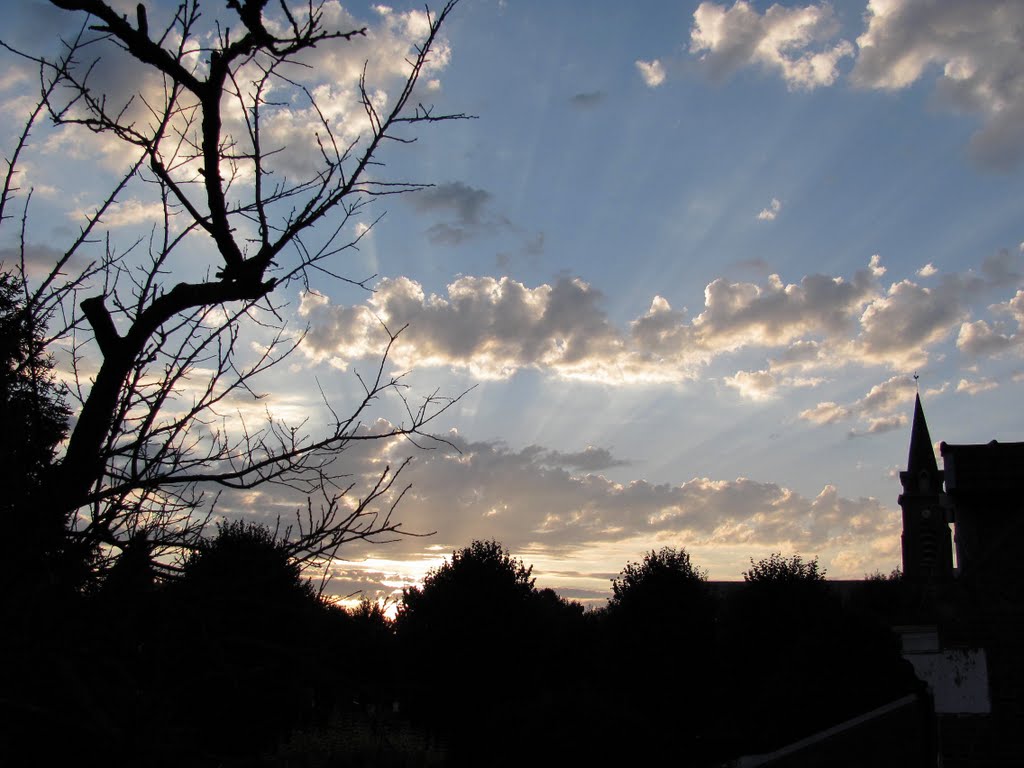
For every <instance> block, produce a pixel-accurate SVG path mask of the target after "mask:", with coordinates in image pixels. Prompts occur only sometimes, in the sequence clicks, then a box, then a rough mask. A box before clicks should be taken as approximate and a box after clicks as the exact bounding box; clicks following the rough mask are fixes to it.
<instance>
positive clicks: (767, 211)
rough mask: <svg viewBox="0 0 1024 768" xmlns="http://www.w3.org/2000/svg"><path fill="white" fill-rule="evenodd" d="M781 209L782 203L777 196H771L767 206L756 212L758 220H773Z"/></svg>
mask: <svg viewBox="0 0 1024 768" xmlns="http://www.w3.org/2000/svg"><path fill="white" fill-rule="evenodd" d="M781 210H782V203H781V202H780V201H779V199H778V198H777V197H773V198H772V201H771V203H769V204H768V207H767V208H762V209H761V212H760V213H759V214H757V220H758V221H775V217H776V216H778V215H779V211H781Z"/></svg>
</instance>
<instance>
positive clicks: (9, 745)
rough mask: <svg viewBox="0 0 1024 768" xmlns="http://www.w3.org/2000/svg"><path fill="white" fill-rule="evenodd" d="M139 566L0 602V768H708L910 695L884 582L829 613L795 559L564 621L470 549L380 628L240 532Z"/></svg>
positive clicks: (695, 580)
mask: <svg viewBox="0 0 1024 768" xmlns="http://www.w3.org/2000/svg"><path fill="white" fill-rule="evenodd" d="M137 562H138V563H139V567H138V568H137V569H133V568H132V565H131V560H130V558H122V559H121V561H119V569H115V570H114V571H112V572H110V574H109V575H108V576H107V577H106V578H104V579H103V580H102V581H100V582H96V583H93V584H92V585H91V586H89V587H88V588H87V589H84V590H78V591H65V592H63V593H57V592H53V591H51V592H50V593H49V594H48V595H47V599H46V600H45V601H43V602H36V603H33V604H31V605H30V604H26V603H25V602H24V601H23V602H22V603H21V604H20V605H19V606H18V608H19V609H20V610H18V611H17V612H12V606H13V603H12V600H13V599H14V597H13V596H12V595H11V594H8V595H7V597H6V606H7V611H6V613H7V616H6V619H7V620H8V623H7V624H6V626H7V630H6V632H5V634H4V638H5V641H4V644H5V646H6V647H5V648H4V649H3V651H4V658H5V662H6V663H5V679H4V681H3V685H4V688H3V690H4V694H3V708H4V711H3V713H2V718H0V721H2V723H3V725H2V727H3V731H4V755H5V757H6V758H7V760H6V762H7V763H8V764H11V765H16V764H32V765H35V764H52V763H55V762H56V760H57V759H59V758H64V759H68V758H70V759H72V760H73V762H74V764H75V765H99V764H103V765H108V766H109V765H210V766H213V765H223V766H230V765H283V766H314V765H322V766H349V765H367V766H370V765H374V766H387V765H410V766H412V765H521V764H527V763H529V762H533V763H538V762H539V763H541V764H550V763H552V762H553V761H556V760H558V761H562V760H569V761H572V762H573V764H591V765H610V764H613V763H618V762H625V763H627V764H636V762H637V761H639V760H671V761H672V762H673V763H674V764H677V765H713V764H718V763H721V762H722V761H723V760H725V759H727V758H730V757H734V756H737V755H740V754H749V753H755V752H764V751H767V750H770V749H773V748H777V747H778V746H781V745H783V744H785V743H788V742H790V741H792V740H794V739H797V738H800V737H802V736H805V735H808V734H809V733H813V732H815V731H817V730H820V729H822V728H826V727H828V726H830V725H833V724H835V723H836V722H839V721H842V720H844V719H846V718H849V717H852V716H855V715H858V714H860V713H862V712H865V711H867V710H869V709H871V708H873V707H877V706H879V705H881V704H885V703H887V702H889V701H892V700H893V699H896V698H898V697H899V696H901V695H903V694H905V693H908V692H911V691H916V690H917V685H918V684H917V682H916V680H915V679H914V677H913V675H912V673H911V672H910V670H909V669H908V667H907V665H906V664H905V663H904V662H903V661H902V660H901V658H900V655H899V653H898V649H897V647H896V645H895V641H894V639H893V637H892V635H891V634H890V633H889V632H888V630H887V629H886V626H885V623H884V616H882V615H881V613H880V612H879V611H880V610H881V611H884V608H885V604H886V601H887V600H888V599H889V598H888V597H887V595H888V588H890V587H892V586H893V585H894V582H888V581H885V580H880V581H877V582H875V583H874V587H875V588H876V589H877V590H880V591H877V593H876V595H875V596H874V597H873V598H871V599H867V600H865V601H863V604H861V605H859V606H850V605H844V604H842V603H841V602H840V601H839V600H838V598H837V597H836V595H835V594H834V593H833V592H832V590H831V589H830V588H829V586H828V584H827V582H825V581H824V578H823V574H822V573H820V572H819V570H818V568H817V563H816V562H815V561H811V562H805V561H803V560H801V559H800V558H799V557H793V558H783V557H781V556H773V557H772V558H769V559H767V560H764V561H761V562H760V563H752V567H751V569H750V571H749V572H748V573H747V583H746V584H745V585H744V586H743V587H740V588H737V589H735V590H733V591H731V592H728V593H725V592H722V591H721V590H716V589H715V588H714V587H713V585H710V584H709V583H708V582H707V581H706V578H705V574H704V573H703V572H702V571H701V570H700V569H699V568H698V567H697V566H695V565H694V564H693V563H692V562H691V560H690V558H689V556H688V554H687V553H686V552H685V551H682V550H675V549H663V550H661V551H659V552H650V553H648V554H647V555H646V556H645V557H644V558H643V559H642V561H640V562H638V563H630V564H627V565H626V567H625V568H624V569H623V571H622V572H621V573H620V575H619V576H618V578H616V579H615V580H614V582H613V585H612V586H613V594H612V597H611V598H610V599H609V601H608V604H607V606H606V607H604V608H602V609H601V610H597V611H585V610H584V609H583V607H582V606H581V605H580V604H579V603H575V602H572V601H568V600H565V599H563V598H560V597H559V596H558V595H557V594H556V593H554V592H553V591H551V590H549V589H537V587H536V585H535V583H534V579H533V577H532V574H531V568H530V567H528V566H526V565H525V564H523V563H522V562H520V561H519V560H517V559H515V558H514V557H512V555H511V554H510V553H508V552H507V551H506V550H505V549H504V548H503V547H502V546H501V545H500V544H498V543H496V542H486V541H476V542H473V543H472V544H471V545H470V546H468V547H466V548H464V549H462V550H459V551H456V552H454V553H453V554H452V557H451V558H450V559H448V560H447V561H446V562H445V563H444V564H443V565H441V566H440V567H439V568H437V569H435V570H434V571H432V572H431V573H430V574H429V575H428V576H427V577H426V579H425V581H424V583H423V585H422V586H421V587H416V588H410V589H407V590H405V592H404V595H403V599H402V602H401V604H400V606H399V608H398V614H397V617H396V619H395V620H394V621H391V620H389V619H388V618H387V617H386V616H385V615H384V613H383V612H382V611H381V609H380V607H379V606H376V605H374V604H371V603H368V602H366V603H363V605H362V606H361V607H360V608H359V609H358V610H354V611H346V610H343V609H341V608H338V607H337V606H334V605H332V604H330V603H329V602H326V601H324V600H323V599H321V598H320V596H319V595H318V594H317V591H316V590H315V589H314V588H313V587H312V586H311V585H310V583H309V582H308V581H307V580H306V579H305V578H304V577H303V575H302V573H301V571H300V569H299V567H298V566H297V564H296V563H294V562H292V561H291V560H290V559H289V558H288V557H287V555H286V554H284V553H283V548H282V547H281V545H280V542H279V541H278V540H277V539H276V538H275V536H274V535H273V533H272V532H271V531H269V530H267V529H265V528H262V527H260V526H255V525H251V524H244V523H237V522H236V523H231V524H226V525H222V526H220V528H219V529H218V532H217V535H216V536H215V537H213V538H211V539H210V540H209V541H208V542H207V543H206V544H205V545H204V546H203V547H201V548H200V549H199V550H198V551H196V552H195V553H193V554H192V555H191V556H189V557H188V558H187V559H186V560H185V561H184V563H183V565H182V567H181V571H180V574H179V576H178V577H177V578H174V579H170V580H158V579H155V578H154V577H153V574H152V571H151V569H150V568H149V567H148V565H147V563H148V560H147V559H145V558H140V559H139V560H138V561H137ZM12 620H13V621H12ZM12 662H14V663H12Z"/></svg>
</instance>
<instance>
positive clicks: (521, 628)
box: [396, 541, 586, 765]
mask: <svg viewBox="0 0 1024 768" xmlns="http://www.w3.org/2000/svg"><path fill="white" fill-rule="evenodd" d="M531 572H532V568H531V567H530V566H527V565H525V564H523V562H522V561H520V560H519V559H517V558H515V557H513V556H512V554H511V553H509V552H508V551H507V550H506V549H505V548H504V547H503V546H502V545H501V544H499V543H498V542H495V541H474V542H473V543H472V544H470V545H469V546H468V547H464V548H463V549H460V550H456V551H455V552H453V553H452V556H451V558H450V559H448V560H446V561H445V562H444V563H443V564H442V565H440V566H438V567H437V568H435V569H433V570H432V571H431V572H430V573H429V574H428V575H427V576H426V578H425V579H424V581H423V585H422V587H411V588H407V589H406V590H404V593H403V600H402V605H401V606H400V607H399V610H398V616H397V619H396V631H397V634H398V639H399V643H400V645H401V648H402V649H403V650H402V658H403V659H404V660H405V663H406V665H407V666H406V675H405V679H406V682H407V690H406V695H405V699H406V701H407V702H408V704H409V709H410V712H411V713H412V714H413V716H414V717H415V718H416V719H417V720H418V721H420V722H423V723H425V724H427V725H429V726H431V727H432V728H434V729H437V730H438V731H440V732H443V733H447V734H449V735H450V736H451V738H452V744H453V749H454V750H455V753H454V759H455V760H456V761H457V762H459V763H460V764H467V765H470V764H479V763H480V762H481V761H483V762H487V763H488V764H491V765H513V764H518V763H521V762H522V761H523V760H526V759H528V758H529V757H530V756H531V755H532V756H533V757H535V758H537V757H538V754H537V752H538V750H540V749H541V748H542V747H541V745H548V747H549V748H551V749H555V746H554V743H553V742H555V741H556V735H557V734H558V733H559V732H558V723H559V718H560V717H564V714H562V713H564V711H565V708H566V707H567V705H568V702H569V700H570V697H574V696H575V692H576V690H578V688H576V689H574V688H573V686H572V685H571V684H570V680H571V679H572V676H571V674H570V672H571V670H572V669H573V668H572V667H571V666H567V665H571V664H573V663H574V662H575V663H576V664H579V663H580V661H581V659H582V658H585V657H586V654H585V650H584V649H583V648H580V647H579V646H577V647H576V648H575V649H570V647H569V644H570V643H571V642H572V641H573V640H575V639H578V635H577V634H575V632H574V631H575V628H576V624H575V622H577V621H579V620H581V619H582V608H581V607H580V606H578V604H574V603H570V602H569V601H565V600H562V599H561V598H559V597H558V596H557V595H555V594H554V593H553V592H551V591H550V590H543V591H538V590H537V589H536V588H535V586H534V579H533V577H532V575H531ZM571 650H575V651H576V652H577V656H576V657H575V658H573V657H572V655H571ZM576 669H578V667H577V668H576ZM574 741H575V740H574ZM497 745H501V746H500V748H499V747H497ZM551 754H552V753H549V757H550V756H551Z"/></svg>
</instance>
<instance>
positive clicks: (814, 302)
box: [300, 203, 1024, 399]
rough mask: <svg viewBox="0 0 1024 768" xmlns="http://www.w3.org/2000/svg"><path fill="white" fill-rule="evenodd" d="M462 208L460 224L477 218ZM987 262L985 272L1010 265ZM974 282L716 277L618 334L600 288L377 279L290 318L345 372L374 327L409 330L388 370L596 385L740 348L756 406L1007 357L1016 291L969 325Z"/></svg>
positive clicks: (379, 343)
mask: <svg viewBox="0 0 1024 768" xmlns="http://www.w3.org/2000/svg"><path fill="white" fill-rule="evenodd" d="M466 205H467V209H466V211H467V212H466V217H467V218H471V217H472V215H474V214H473V210H474V209H473V207H472V205H470V204H469V203H467V204H466ZM997 261H998V260H997ZM986 263H988V264H989V267H988V269H987V271H988V272H989V273H991V275H995V273H996V272H997V271H998V272H999V273H1000V274H1003V273H1006V272H1007V271H1008V270H1011V269H1012V267H1013V265H1012V264H1010V263H1004V262H1002V261H998V263H999V264H1000V265H1001V266H1000V267H999V270H996V269H995V267H994V266H993V265H992V264H991V263H989V262H986ZM985 273H986V267H985V265H984V264H983V265H982V269H981V271H980V273H979V272H975V271H974V270H967V271H965V272H962V273H954V274H946V275H942V276H941V277H940V278H938V279H935V278H932V282H933V284H932V285H929V286H922V285H919V284H917V283H915V282H914V281H912V280H909V279H903V280H898V281H896V282H893V283H891V284H890V285H889V287H888V288H885V287H884V286H883V285H882V283H881V281H880V278H881V277H882V276H883V275H884V274H885V268H884V267H883V266H882V264H881V261H880V259H879V258H878V257H877V256H873V257H872V259H871V261H870V263H869V264H868V265H867V267H865V268H864V269H861V270H858V271H857V272H855V273H854V274H853V275H850V276H848V277H844V276H832V275H822V274H812V275H806V276H804V277H803V278H801V279H800V280H799V282H794V283H785V282H783V280H782V279H781V278H780V277H779V276H778V275H774V274H773V275H769V276H768V277H767V278H766V279H764V280H762V281H759V282H743V281H731V280H728V279H726V278H717V279H715V280H713V281H712V282H711V283H709V284H708V285H707V287H706V288H705V290H704V305H703V307H702V308H701V311H700V312H699V313H698V314H697V315H696V316H691V315H690V314H689V313H688V312H686V311H680V310H677V309H674V308H673V307H672V305H671V304H670V303H669V301H668V300H667V299H665V298H664V297H663V296H654V297H653V299H652V300H651V303H650V306H649V308H648V309H647V311H646V312H644V313H643V314H642V315H640V316H639V317H637V318H635V319H634V320H632V321H631V322H629V323H628V326H626V327H622V326H619V325H616V324H615V323H613V322H612V320H611V319H610V317H609V314H608V310H607V309H606V306H605V305H606V303H607V300H606V298H605V297H604V296H603V295H602V294H601V292H600V291H597V290H596V289H595V288H594V287H593V286H591V285H590V284H588V283H587V282H585V281H584V280H582V279H580V278H570V277H562V278H560V279H558V280H556V281H554V282H553V283H551V284H546V283H545V284H540V285H537V286H535V287H530V286H527V285H525V284H523V283H520V282H518V281H515V280H513V279H511V278H509V277H502V278H496V277H461V278H458V279H457V280H455V281H453V282H452V283H451V284H449V285H448V286H447V288H446V291H445V292H444V293H442V294H429V295H428V294H427V293H426V292H425V291H424V290H423V287H422V286H421V285H420V284H419V283H417V282H416V281H414V280H411V279H409V278H406V277H399V278H393V279H386V280H383V281H382V282H381V283H380V284H378V285H377V286H376V290H375V292H374V293H373V294H372V296H371V297H370V298H369V299H368V300H367V301H366V302H365V303H364V304H363V305H357V306H335V305H333V304H332V303H331V302H330V300H329V299H327V298H326V297H324V296H320V295H317V294H312V293H310V294H306V295H305V296H304V297H303V298H302V302H301V305H300V314H301V316H302V317H303V318H304V319H305V320H306V321H307V322H309V324H310V331H309V334H308V335H307V337H306V339H305V341H304V343H303V349H304V350H305V351H306V352H307V354H308V355H309V356H310V357H312V358H315V359H318V360H322V359H330V360H332V361H333V362H334V363H335V364H336V365H339V366H342V367H344V366H345V365H347V363H348V361H351V360H353V359H357V358H361V357H367V356H376V355H377V354H379V352H380V350H381V349H382V348H383V346H384V344H385V342H386V337H385V334H384V329H383V326H382V323H384V324H385V325H386V326H387V327H388V328H390V329H391V330H397V329H399V328H402V327H403V326H405V325H407V324H408V326H409V327H408V328H407V330H406V331H405V332H404V333H403V335H402V338H401V340H400V343H399V345H398V346H397V347H396V348H395V350H394V353H393V358H392V359H393V361H394V362H396V363H397V364H399V365H401V366H403V367H405V366H408V367H415V366H441V367H451V368H457V369H462V370H466V371H468V372H469V373H470V374H471V375H473V376H475V377H478V378H482V379H497V378H507V377H509V376H512V375H514V374H515V373H516V372H517V371H520V370H523V369H534V370H539V371H543V372H545V373H548V374H551V375H554V376H557V377H560V378H566V379H583V380H590V381H596V382H602V383H606V384H618V385H626V384H637V383H644V382H646V383H673V382H680V381H685V380H688V379H692V378H694V377H696V376H697V375H699V374H700V373H701V371H702V370H704V369H705V368H706V367H707V366H708V365H709V364H711V363H712V362H714V361H716V360H718V359H720V358H722V357H723V356H724V355H728V354H732V353H738V352H740V351H743V350H745V351H748V352H750V353H755V354H762V355H764V358H763V359H764V363H763V364H762V367H761V368H760V369H757V370H753V371H749V370H748V371H741V372H739V373H734V374H732V375H730V376H726V377H724V378H723V379H722V381H723V382H724V383H725V385H726V386H729V387H732V388H734V389H736V390H737V391H739V392H740V393H741V394H743V395H744V396H745V397H753V398H761V399H764V398H767V397H770V396H771V395H772V393H773V392H774V391H775V390H776V389H778V388H780V387H787V388H792V387H809V386H816V385H817V384H820V383H821V382H822V380H823V379H822V377H823V376H830V375H833V374H834V371H835V370H836V368H838V367H840V366H868V367H872V366H878V367H884V368H889V369H894V370H904V371H905V370H907V369H913V368H919V367H922V366H923V365H924V364H926V363H927V362H928V361H929V360H931V359H932V357H933V356H934V355H935V354H937V353H938V352H937V350H940V348H941V345H942V344H945V343H946V342H947V341H948V340H950V339H952V338H956V339H957V343H958V345H959V347H960V350H961V352H962V353H964V354H965V355H980V354H991V353H993V352H995V351H999V350H1002V349H1009V348H1010V347H1012V346H1014V345H1016V343H1017V341H1016V340H1017V338H1018V337H1019V336H1020V330H1019V329H1020V323H1021V321H1022V319H1024V292H1020V293H1018V294H1017V296H1016V297H1015V298H1013V299H1011V300H1010V301H1007V302H1005V303H1003V304H995V305H991V306H990V307H989V311H990V312H991V314H992V319H990V320H988V319H977V320H974V319H972V318H971V315H972V313H973V312H975V311H977V310H976V307H975V305H976V303H977V299H978V298H980V297H982V296H984V295H986V293H988V292H991V291H993V290H999V289H1005V287H1006V286H1005V285H1000V284H996V283H994V282H993V281H992V280H990V279H988V278H987V277H986V276H985ZM1000 318H1002V319H1001V320H1000ZM1014 324H1015V325H1016V327H1015V328H1014V327H1011V326H1013V325H1014ZM958 332H959V335H958ZM733 370H734V371H735V368H734V369H733Z"/></svg>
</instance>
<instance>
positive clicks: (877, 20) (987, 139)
mask: <svg viewBox="0 0 1024 768" xmlns="http://www.w3.org/2000/svg"><path fill="white" fill-rule="evenodd" d="M866 18H867V29H866V30H865V31H864V33H863V34H862V35H861V36H860V37H858V38H857V45H858V46H859V48H860V51H859V54H858V56H857V61H856V64H855V66H854V68H853V72H852V73H851V80H852V82H853V83H854V84H855V85H857V86H860V87H862V88H878V89H883V90H900V89H903V88H907V87H909V86H910V85H912V84H914V83H915V82H917V81H918V80H921V79H923V78H925V77H927V76H929V75H930V73H931V72H933V71H935V72H938V73H939V74H938V75H937V78H936V95H937V97H938V100H939V101H940V102H941V103H943V104H945V105H946V106H948V107H950V108H952V109H956V110H959V111H962V112H967V113H974V114H978V115H980V116H981V117H982V119H983V121H984V124H983V125H982V127H981V129H980V130H979V131H978V132H977V133H975V134H974V136H973V137H972V139H971V144H970V154H971V156H972V158H973V159H974V160H975V161H976V162H977V163H978V164H979V165H981V166H984V167H988V168H993V169H1001V170H1007V169H1010V168H1013V167H1016V166H1018V165H1019V164H1020V162H1021V160H1022V159H1024V48H1022V46H1021V41H1020V30H1021V29H1022V27H1024V5H1022V4H1021V3H1019V2H1017V0H974V1H973V2H970V3H955V2H954V3H943V2H933V1H932V0H871V1H870V2H869V3H868V7H867V11H866Z"/></svg>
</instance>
